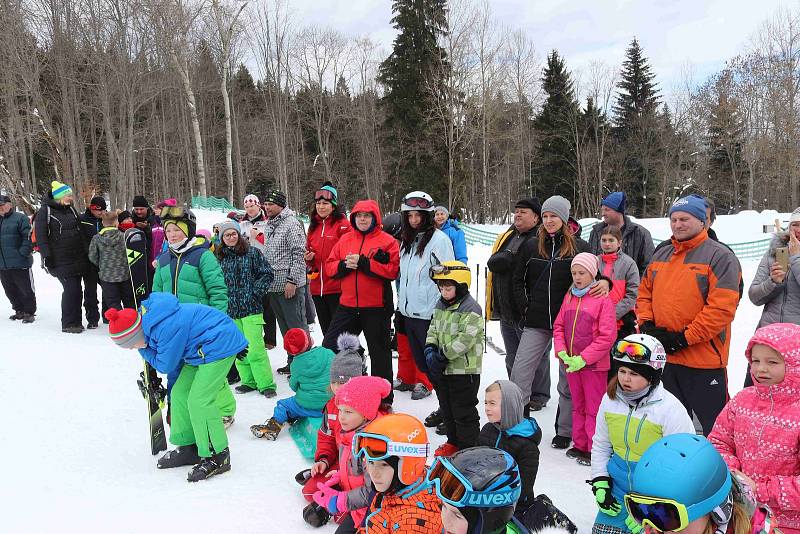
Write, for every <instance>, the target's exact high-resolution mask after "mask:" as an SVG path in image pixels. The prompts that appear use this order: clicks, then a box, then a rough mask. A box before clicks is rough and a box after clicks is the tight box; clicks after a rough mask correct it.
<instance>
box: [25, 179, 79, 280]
mask: <svg viewBox="0 0 800 534" xmlns="http://www.w3.org/2000/svg"><path fill="white" fill-rule="evenodd" d="M34 227H35V228H36V243H37V244H38V246H39V253H40V254H41V255H42V260H43V261H44V264H45V266H46V267H47V269H48V270H49V271H50V274H51V275H53V276H55V277H56V278H65V277H70V276H82V275H84V274H86V272H87V270H88V269H89V256H88V249H89V246H88V243H86V241H85V239H84V236H83V233H81V224H80V219H79V217H78V212H77V211H75V208H74V207H72V206H64V205H62V204H59V203H58V202H56V201H55V200H53V196H52V194H51V193H47V194H46V195H45V196H43V197H42V207H41V208H39V211H38V212H37V213H36V217H35V218H34Z"/></svg>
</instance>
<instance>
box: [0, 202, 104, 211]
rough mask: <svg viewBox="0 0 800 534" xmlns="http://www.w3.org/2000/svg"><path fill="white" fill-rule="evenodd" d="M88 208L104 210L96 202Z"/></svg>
mask: <svg viewBox="0 0 800 534" xmlns="http://www.w3.org/2000/svg"><path fill="white" fill-rule="evenodd" d="M0 204H2V202H0ZM89 209H90V210H97V211H104V209H103V208H102V207H100V206H98V205H97V204H89Z"/></svg>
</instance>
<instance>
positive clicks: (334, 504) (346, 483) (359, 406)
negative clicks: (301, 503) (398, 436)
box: [307, 376, 392, 534]
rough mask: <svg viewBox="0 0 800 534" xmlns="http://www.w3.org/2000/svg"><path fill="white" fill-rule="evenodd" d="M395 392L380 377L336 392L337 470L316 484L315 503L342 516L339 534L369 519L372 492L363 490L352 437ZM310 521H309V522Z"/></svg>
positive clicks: (350, 382)
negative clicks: (337, 409) (367, 516)
mask: <svg viewBox="0 0 800 534" xmlns="http://www.w3.org/2000/svg"><path fill="white" fill-rule="evenodd" d="M391 391H392V385H391V384H390V383H389V382H388V381H387V380H385V379H383V378H380V377H377V376H356V377H353V378H351V379H350V380H348V381H347V383H346V384H345V385H343V386H342V387H340V388H339V390H338V391H337V392H336V406H337V407H338V408H339V426H340V427H341V429H340V430H339V433H338V435H337V436H336V443H337V444H338V446H339V463H338V469H337V470H335V471H333V470H332V471H331V472H330V473H329V475H328V480H327V482H319V483H317V491H316V492H315V493H314V496H313V498H314V502H315V503H316V504H317V505H319V507H320V508H323V509H325V510H327V512H328V513H329V514H339V515H340V521H341V524H340V526H339V528H338V529H337V531H336V532H338V533H339V534H343V533H348V532H355V529H356V527H357V526H359V525H361V523H362V522H363V521H364V517H365V516H366V507H367V506H368V505H369V501H370V497H371V496H370V490H369V488H367V487H365V486H364V467H363V465H362V462H361V461H359V460H358V458H355V457H353V450H352V444H353V443H352V442H353V435H354V434H355V433H356V432H359V431H361V430H362V429H363V428H364V427H365V426H366V425H367V424H368V423H369V422H370V421H372V420H373V419H375V418H376V417H378V415H379V414H380V412H379V408H380V405H381V400H382V399H383V398H384V397H386V396H387V395H388V394H389V393H390V392H391ZM307 521H308V520H307Z"/></svg>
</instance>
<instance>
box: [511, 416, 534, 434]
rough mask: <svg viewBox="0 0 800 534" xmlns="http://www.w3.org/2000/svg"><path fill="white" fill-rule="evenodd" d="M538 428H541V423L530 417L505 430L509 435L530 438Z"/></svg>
mask: <svg viewBox="0 0 800 534" xmlns="http://www.w3.org/2000/svg"><path fill="white" fill-rule="evenodd" d="M537 430H539V425H538V424H537V423H536V419H534V418H532V417H531V418H528V419H523V420H522V421H520V422H519V423H518V424H516V425H514V426H512V427H511V428H509V429H507V430H505V433H506V434H507V435H509V436H519V437H521V438H530V437H533V435H534V434H536V431H537Z"/></svg>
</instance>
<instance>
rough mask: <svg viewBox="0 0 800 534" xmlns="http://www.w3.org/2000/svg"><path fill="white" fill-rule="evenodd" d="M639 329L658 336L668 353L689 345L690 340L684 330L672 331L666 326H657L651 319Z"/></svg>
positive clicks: (643, 332) (649, 334)
mask: <svg viewBox="0 0 800 534" xmlns="http://www.w3.org/2000/svg"><path fill="white" fill-rule="evenodd" d="M639 329H640V330H641V332H642V334H647V335H648V336H653V337H654V338H656V339H657V340H658V341H659V342H660V343H661V344H662V345H663V346H664V350H665V351H666V352H667V354H674V353H676V352H678V351H679V350H681V349H685V348H686V347H688V346H689V342H688V341H686V336H685V335H684V333H683V332H670V331H669V330H667V329H666V328H661V327H659V326H656V325H655V324H653V323H652V322H650V321H648V322H646V323H644V324H642V326H641V327H640V328H639Z"/></svg>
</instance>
